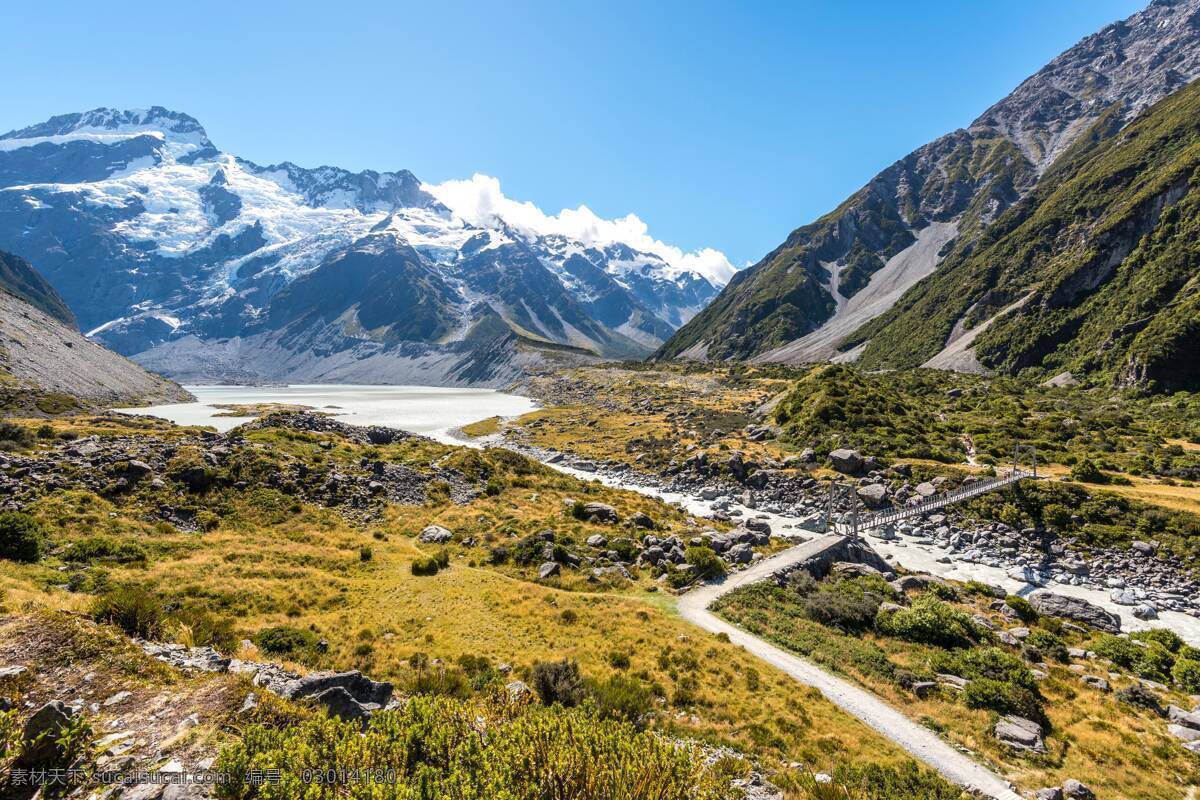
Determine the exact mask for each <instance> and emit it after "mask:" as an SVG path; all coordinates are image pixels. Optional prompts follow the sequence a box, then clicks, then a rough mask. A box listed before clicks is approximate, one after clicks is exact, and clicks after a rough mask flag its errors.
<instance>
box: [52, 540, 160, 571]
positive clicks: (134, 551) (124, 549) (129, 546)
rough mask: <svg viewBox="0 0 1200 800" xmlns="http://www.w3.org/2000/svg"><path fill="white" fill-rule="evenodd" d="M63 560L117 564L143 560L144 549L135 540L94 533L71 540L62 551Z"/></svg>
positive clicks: (145, 557) (144, 555) (144, 558)
mask: <svg viewBox="0 0 1200 800" xmlns="http://www.w3.org/2000/svg"><path fill="white" fill-rule="evenodd" d="M62 558H63V560H64V561H71V562H74V563H79V564H90V563H92V562H95V561H113V562H116V563H118V564H133V563H138V562H143V563H144V562H145V561H146V560H147V558H148V556H147V555H146V551H145V549H144V548H143V547H142V546H141V545H140V544H138V543H136V542H122V541H118V540H116V539H114V538H112V537H111V536H102V535H98V534H97V535H94V536H88V537H86V538H84V539H80V540H79V541H76V542H72V543H71V544H70V545H68V546H67V548H66V550H64V551H63V555H62Z"/></svg>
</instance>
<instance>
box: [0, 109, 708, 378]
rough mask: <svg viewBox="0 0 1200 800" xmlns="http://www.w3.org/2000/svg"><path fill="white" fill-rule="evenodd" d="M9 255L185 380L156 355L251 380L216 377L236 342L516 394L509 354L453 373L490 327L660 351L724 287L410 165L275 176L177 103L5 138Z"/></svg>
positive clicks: (526, 338) (1, 227) (105, 330)
mask: <svg viewBox="0 0 1200 800" xmlns="http://www.w3.org/2000/svg"><path fill="white" fill-rule="evenodd" d="M0 247H9V248H10V249H12V250H13V251H14V252H17V253H18V254H25V255H27V256H36V257H37V258H38V259H39V262H40V263H41V265H42V267H43V270H44V272H45V274H46V276H47V278H48V279H49V281H50V282H51V284H53V285H54V286H55V287H56V288H57V289H58V290H59V292H60V293H61V294H62V295H63V297H64V298H65V299H66V301H67V303H68V304H69V305H70V306H71V308H72V309H73V310H74V311H75V313H76V316H77V317H78V319H79V323H80V325H81V326H82V328H83V330H85V331H86V332H87V333H88V335H90V336H94V337H95V338H97V339H98V340H99V341H102V342H104V343H106V344H108V345H110V346H112V347H114V348H115V349H117V350H118V351H120V352H122V353H123V354H126V355H129V356H132V357H134V358H135V359H138V360H142V361H144V362H153V363H154V364H156V365H157V366H158V367H159V368H160V369H165V370H167V371H168V372H170V370H171V369H173V366H172V359H166V360H164V359H162V358H157V357H155V356H154V355H152V354H153V352H154V351H155V350H156V349H157V348H166V352H170V353H171V354H172V355H173V356H174V357H175V358H179V359H182V360H185V361H187V363H189V364H192V365H193V366H194V367H196V368H197V369H198V370H199V374H197V373H196V372H189V376H190V377H191V378H193V379H194V378H197V377H203V378H205V379H215V380H221V379H227V378H230V377H232V376H234V375H236V376H238V377H239V378H240V379H245V378H246V377H247V374H246V370H245V369H244V367H245V365H241V366H238V365H236V364H231V363H229V362H228V361H227V360H224V359H218V360H215V361H214V362H213V363H212V365H211V367H212V369H211V372H210V373H204V369H203V368H201V367H200V365H201V364H202V363H203V359H204V354H205V352H206V351H207V350H208V349H210V348H211V346H212V345H214V344H216V343H219V342H222V341H232V340H235V339H236V340H237V341H238V342H239V343H240V344H239V346H237V347H234V348H225V350H226V352H227V353H228V352H238V353H246V352H249V350H250V349H252V348H254V347H260V348H263V349H264V351H268V352H274V353H277V354H278V353H280V352H281V351H286V352H288V353H292V352H293V349H294V348H295V347H299V346H301V343H302V342H308V343H309V344H310V345H313V344H315V343H316V342H320V347H321V348H322V351H323V355H322V358H327V357H328V356H329V354H330V353H341V354H343V355H344V358H345V359H346V360H361V359H362V358H363V355H362V352H363V349H364V348H365V349H366V350H367V351H370V352H371V353H372V354H377V351H378V350H379V349H380V348H382V349H384V350H386V349H389V348H390V349H391V353H390V355H389V363H391V362H396V360H397V359H400V360H403V359H409V360H413V361H414V363H416V362H420V363H422V364H425V365H426V366H428V365H430V364H433V363H439V362H440V363H444V364H446V367H445V368H446V369H447V370H451V371H456V372H458V373H459V374H469V375H471V376H474V378H475V379H477V380H479V381H482V382H499V381H503V380H507V379H508V378H509V377H510V374H511V370H509V369H508V368H507V367H504V366H503V365H502V361H503V359H497V358H496V356H495V353H494V351H493V350H491V349H489V348H490V346H489V348H485V349H484V351H482V352H480V353H479V355H480V359H481V362H480V364H477V365H475V366H476V367H480V368H481V369H482V372H481V369H476V368H464V369H459V368H458V367H453V366H451V365H452V364H458V361H459V360H460V359H461V358H462V357H464V353H462V352H461V350H462V347H463V345H462V343H463V342H475V343H478V342H480V341H481V338H480V337H479V336H473V335H472V330H473V328H474V327H475V326H477V325H482V326H483V330H485V331H493V328H492V326H493V325H494V324H495V321H496V319H499V320H501V321H503V323H504V324H505V325H507V326H508V327H509V328H510V329H511V332H512V337H500V339H499V340H504V341H507V342H509V343H510V344H511V345H512V346H514V347H515V346H516V344H515V343H517V342H519V343H520V347H522V348H531V347H536V346H537V343H539V342H542V343H544V344H545V345H546V346H547V347H548V348H549V349H550V350H552V351H553V352H554V353H555V357H556V358H557V357H561V355H562V354H563V353H575V354H577V355H578V357H580V358H592V359H596V358H641V357H643V356H645V355H647V354H648V353H650V352H651V351H652V350H653V349H654V348H655V347H657V346H658V345H659V344H661V343H662V342H663V341H664V340H665V339H666V337H667V336H669V335H670V334H671V332H672V331H673V330H674V329H675V328H676V327H677V326H678V325H680V324H682V323H683V322H685V321H686V320H687V319H689V318H690V317H691V316H692V315H693V314H694V313H696V312H697V311H698V310H699V309H700V307H702V306H703V305H704V304H705V302H707V300H708V299H710V298H711V297H712V296H714V295H715V294H716V291H717V289H716V287H715V286H714V285H713V284H712V283H711V282H710V281H708V280H707V279H706V278H704V277H703V276H702V275H700V274H698V273H696V272H694V271H690V270H689V269H687V268H685V267H679V266H678V265H673V264H670V263H668V261H667V260H665V259H664V258H663V257H662V256H659V255H656V254H653V253H648V252H642V251H639V250H636V249H635V248H633V247H630V246H628V245H625V244H622V243H620V242H607V243H606V242H603V241H601V242H591V243H589V242H582V241H576V240H572V239H570V238H569V237H566V236H563V235H559V234H554V235H543V234H538V233H536V232H534V231H531V230H528V229H525V228H518V227H514V226H510V225H509V224H508V223H507V222H505V221H504V220H503V219H497V220H495V221H494V222H493V223H492V224H490V225H476V224H472V223H469V222H467V221H465V220H464V219H463V218H461V217H460V216H459V215H458V214H457V213H455V212H454V211H453V210H451V209H450V208H449V207H447V206H446V205H445V204H444V203H442V202H441V201H439V200H438V199H437V198H436V197H435V196H434V195H433V194H431V193H430V192H429V191H428V189H427V187H426V186H425V185H424V184H422V183H421V182H420V180H419V179H418V178H417V177H416V176H415V175H413V174H412V173H411V172H409V171H407V170H397V171H393V172H376V171H373V170H364V171H361V172H357V173H355V172H351V171H349V170H344V169H341V168H338V167H329V166H322V167H317V168H313V169H307V168H304V167H299V166H297V165H295V164H293V163H291V162H288V161H282V162H279V163H276V164H272V165H268V166H260V165H258V164H255V163H253V162H251V161H248V160H245V159H241V158H238V157H236V156H233V155H230V154H227V153H224V152H222V151H220V150H219V149H217V148H216V147H215V146H214V145H213V144H212V142H211V141H210V140H209V138H208V134H207V133H206V132H205V130H204V128H203V126H202V125H201V124H200V123H199V122H198V121H197V120H196V119H195V118H194V117H191V116H190V115H187V114H184V113H181V112H176V111H170V110H168V109H166V108H164V107H161V106H154V107H152V108H150V109H147V110H132V111H121V110H114V109H93V110H92V111H88V112H78V113H73V114H65V115H59V116H57V117H54V118H52V119H51V120H48V121H46V122H44V123H39V124H37V125H32V126H29V127H26V128H22V129H19V130H16V131H11V132H9V133H6V134H4V135H3V136H0ZM301 296H303V297H304V298H305V299H304V302H305V303H307V305H308V309H307V310H305V311H303V313H301V312H302V310H301V309H299V308H298V306H297V298H298V297H301ZM276 304H277V305H276ZM289 309H290V310H289ZM493 332H494V331H493ZM482 340H486V341H488V342H491V343H494V342H496V341H499V340H498V339H496V338H495V337H491V338H489V337H488V336H483V337H482ZM402 345H403V346H402ZM182 351H186V352H182ZM468 355H469V354H468ZM510 355H511V356H512V359H513V361H514V363H517V362H521V363H524V361H525V360H526V359H525V357H524V356H523V355H521V354H519V353H517V352H516V351H515V350H514V351H513V352H512V353H511V354H510ZM443 357H444V358H443ZM250 360H251V361H254V362H255V364H256V365H257V366H256V367H255V368H254V370H253V376H254V377H255V378H257V379H260V380H283V379H287V378H289V377H292V376H291V375H290V373H289V372H287V371H286V370H283V369H282V367H280V368H279V369H275V368H274V367H273V366H272V365H280V364H285V363H290V362H292V361H294V359H291V358H290V357H286V358H275V359H272V360H271V361H270V362H263V361H262V360H261V359H250ZM396 363H397V364H398V362H396ZM331 366H336V365H331ZM334 371H335V372H337V371H339V369H334ZM420 371H421V372H422V374H426V372H425V371H424V370H420ZM400 372H401V373H407V372H408V371H407V370H405V369H400ZM485 373H490V375H485ZM389 374H390V371H389ZM443 379H445V380H453V378H452V377H451V376H450V375H449V374H446V375H441V376H439V375H438V374H437V373H436V370H434V371H433V372H429V373H427V380H429V381H432V382H440V381H441V380H443Z"/></svg>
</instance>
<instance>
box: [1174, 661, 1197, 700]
mask: <svg viewBox="0 0 1200 800" xmlns="http://www.w3.org/2000/svg"><path fill="white" fill-rule="evenodd" d="M1171 679H1172V680H1174V681H1175V684H1176V685H1177V686H1178V687H1179V688H1180V689H1181V690H1182V691H1185V692H1187V693H1188V694H1200V660H1196V659H1192V658H1178V659H1176V660H1175V665H1174V666H1173V667H1171Z"/></svg>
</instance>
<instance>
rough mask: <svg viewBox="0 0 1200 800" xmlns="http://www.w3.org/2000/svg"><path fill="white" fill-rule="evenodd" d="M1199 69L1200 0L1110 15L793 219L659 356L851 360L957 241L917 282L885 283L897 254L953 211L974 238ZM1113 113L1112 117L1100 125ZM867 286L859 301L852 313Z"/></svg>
mask: <svg viewBox="0 0 1200 800" xmlns="http://www.w3.org/2000/svg"><path fill="white" fill-rule="evenodd" d="M1197 76H1200V0H1158V1H1157V2H1154V3H1152V4H1151V5H1150V6H1148V7H1147V8H1146V9H1144V10H1142V11H1140V12H1138V13H1136V14H1134V15H1132V16H1131V17H1129V18H1128V19H1126V20H1123V21H1120V22H1116V23H1113V24H1111V25H1109V26H1106V27H1105V28H1104V29H1102V30H1101V31H1099V32H1097V33H1095V34H1092V35H1091V36H1088V37H1085V38H1084V39H1083V40H1081V41H1080V42H1079V43H1077V44H1076V45H1074V46H1073V47H1071V48H1068V50H1066V51H1064V53H1062V54H1061V55H1059V56H1058V57H1056V58H1055V59H1053V60H1052V61H1051V62H1050V63H1049V64H1047V65H1046V66H1045V67H1043V68H1042V69H1041V70H1039V71H1038V72H1036V73H1035V74H1034V75H1032V76H1030V77H1029V78H1028V79H1026V80H1025V81H1023V82H1022V83H1021V84H1020V85H1019V86H1018V87H1017V88H1016V89H1014V90H1013V92H1011V93H1010V94H1009V95H1007V96H1006V97H1005V98H1002V99H1001V100H1000V101H998V102H997V103H996V104H994V105H993V106H992V107H990V108H989V109H987V110H986V111H985V112H984V113H983V114H981V115H980V117H979V118H977V119H976V120H975V121H974V122H973V123H972V124H971V125H970V126H968V127H967V128H964V129H960V130H958V131H953V132H951V133H949V134H946V135H945V136H942V137H940V138H939V139H936V140H934V141H933V142H930V143H929V144H926V145H924V146H922V147H920V148H918V149H917V150H915V151H913V152H912V153H910V154H909V155H908V156H905V157H904V158H901V159H900V160H898V161H896V162H895V163H894V164H892V165H890V166H889V167H887V168H886V169H884V170H883V171H882V172H880V173H879V174H878V175H877V176H875V178H873V179H872V180H871V181H870V182H868V183H867V185H865V186H864V187H863V188H861V189H859V190H858V191H857V192H855V193H854V194H853V195H851V196H850V197H849V198H848V199H847V200H846V201H844V202H843V203H842V204H841V205H840V206H838V208H836V209H835V210H833V211H831V212H830V213H829V214H826V215H824V216H822V217H820V218H819V219H817V220H816V221H814V222H813V223H810V224H809V225H805V226H802V227H800V228H797V229H796V230H794V231H793V232H792V233H791V234H790V235H789V236H788V238H787V239H786V240H785V241H784V242H783V243H782V244H781V245H780V246H779V247H777V248H776V249H775V250H773V251H771V252H770V253H769V254H767V255H766V256H765V257H764V258H763V259H761V260H760V261H759V262H758V263H757V264H755V265H754V266H752V267H750V268H749V269H747V270H744V271H743V272H742V273H740V274H739V276H737V278H736V279H735V280H732V281H730V283H729V284H728V285H727V286H726V287H725V289H724V290H723V291H722V292H721V294H720V295H718V297H717V298H716V299H715V300H714V301H713V302H712V303H711V304H710V305H709V306H708V307H707V308H706V309H705V310H704V311H703V312H701V313H700V314H698V315H697V316H696V317H694V318H693V319H692V320H691V321H690V322H688V323H687V324H685V325H684V326H682V327H681V328H680V329H679V330H678V331H676V333H675V334H674V335H673V336H672V337H671V339H669V340H668V341H667V342H666V343H665V344H664V345H663V346H662V347H661V348H659V350H658V351H657V352H656V354H655V357H656V358H659V359H668V358H677V357H685V358H689V357H690V358H701V359H704V358H709V359H755V360H762V361H782V362H784V363H804V362H810V361H821V360H829V359H834V358H837V359H839V360H853V359H854V358H855V357H856V356H857V353H856V352H854V351H853V350H854V348H855V347H857V346H858V345H860V344H861V339H862V337H857V336H855V335H853V334H855V332H856V331H859V330H860V329H863V326H866V325H868V324H870V323H871V321H872V320H873V319H875V318H877V317H879V316H880V315H882V314H883V313H885V312H886V311H887V309H888V308H890V307H891V305H892V304H894V302H895V301H896V300H898V299H899V297H900V296H902V295H903V293H904V291H908V290H911V289H912V287H913V286H915V285H917V284H918V282H919V281H920V280H922V279H926V276H928V275H930V274H933V273H935V271H936V270H937V269H938V268H939V264H940V262H941V259H942V257H943V256H945V255H946V254H947V252H948V251H949V249H950V247H949V246H943V247H940V248H938V249H937V250H936V251H933V252H927V253H925V254H924V255H923V256H922V262H921V263H920V264H918V265H915V267H914V268H911V269H909V270H907V275H908V277H909V278H910V280H909V281H908V282H907V283H895V282H892V283H890V284H889V285H888V286H885V287H882V288H880V287H875V286H873V285H872V281H873V279H874V278H875V277H876V276H877V275H878V274H879V273H880V272H881V271H882V270H883V268H884V266H885V265H886V264H887V263H888V262H889V261H890V260H891V259H893V258H895V257H897V256H899V255H901V254H902V253H904V252H905V251H906V250H908V249H909V248H914V247H916V246H917V244H918V239H919V238H920V237H919V234H920V233H921V232H922V231H926V230H928V229H929V228H930V226H931V225H933V224H935V223H943V224H948V223H953V224H954V225H955V226H956V231H955V241H957V242H958V243H960V244H961V243H964V242H969V241H972V240H973V239H974V238H975V237H977V236H978V235H979V233H980V231H982V230H983V229H986V227H987V226H988V225H990V224H991V223H992V222H994V221H995V220H996V219H998V218H999V217H1000V215H1001V214H1003V213H1004V211H1005V210H1006V209H1008V208H1009V207H1011V206H1012V205H1013V204H1014V203H1016V202H1017V201H1018V200H1019V199H1020V198H1021V197H1023V196H1024V195H1026V194H1027V193H1028V192H1029V191H1030V190H1031V189H1032V188H1033V187H1034V186H1035V185H1036V184H1037V182H1038V180H1039V179H1040V176H1041V175H1042V174H1043V173H1045V172H1046V171H1047V170H1049V169H1050V168H1051V164H1052V163H1053V162H1054V161H1055V160H1056V159H1057V158H1058V157H1060V156H1061V155H1062V154H1064V153H1066V152H1068V151H1069V150H1070V149H1071V146H1072V145H1073V144H1074V143H1075V142H1076V141H1078V140H1079V139H1080V137H1082V136H1085V135H1101V134H1103V135H1111V134H1112V133H1114V132H1115V131H1116V130H1119V129H1120V128H1121V127H1122V126H1123V125H1124V124H1126V122H1127V121H1128V120H1129V119H1131V118H1132V117H1133V116H1134V115H1136V114H1137V113H1138V112H1139V111H1140V110H1142V109H1144V108H1146V107H1147V106H1149V105H1151V104H1152V103H1153V102H1155V101H1157V100H1159V99H1161V98H1162V97H1165V96H1167V95H1168V94H1170V93H1171V92H1173V91H1176V90H1178V89H1179V88H1181V87H1182V86H1184V85H1186V84H1187V83H1189V82H1190V81H1191V80H1193V79H1194V78H1196V77H1197ZM1106 112H1107V113H1106ZM1102 120H1107V121H1108V126H1107V127H1106V128H1104V127H1099V126H1098V125H1097V123H1099V122H1101V121H1102ZM947 244H948V245H949V243H947ZM913 254H915V251H911V252H910V255H913ZM835 284H836V285H835ZM897 290H899V291H897ZM864 292H866V293H868V294H867V295H866V296H865V299H864V300H862V301H860V302H859V304H858V306H859V307H857V308H851V309H850V312H848V313H843V312H841V309H842V308H843V307H844V306H848V305H849V304H848V303H846V302H845V301H847V300H850V301H852V300H853V299H854V297H855V295H857V294H859V293H864ZM863 306H870V308H863Z"/></svg>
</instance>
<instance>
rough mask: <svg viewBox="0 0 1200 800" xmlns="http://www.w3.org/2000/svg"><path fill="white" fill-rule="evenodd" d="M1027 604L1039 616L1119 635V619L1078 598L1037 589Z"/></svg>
mask: <svg viewBox="0 0 1200 800" xmlns="http://www.w3.org/2000/svg"><path fill="white" fill-rule="evenodd" d="M1029 603H1030V605H1032V606H1033V608H1034V610H1035V611H1037V612H1038V613H1039V614H1045V615H1046V616H1050V617H1065V618H1066V619H1071V620H1075V621H1076V622H1083V623H1086V624H1088V625H1091V626H1092V627H1093V628H1096V629H1097V630H1101V631H1104V632H1105V633H1120V631H1121V618H1120V617H1118V616H1117V615H1116V614H1112V613H1109V612H1108V611H1105V610H1104V609H1103V608H1101V607H1100V606H1098V605H1096V604H1094V603H1089V602H1088V601H1087V600H1082V599H1080V598H1078V597H1068V596H1067V595H1062V594H1055V593H1054V592H1048V591H1046V590H1044V589H1039V590H1038V591H1036V592H1034V593H1033V594H1031V595H1029Z"/></svg>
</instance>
